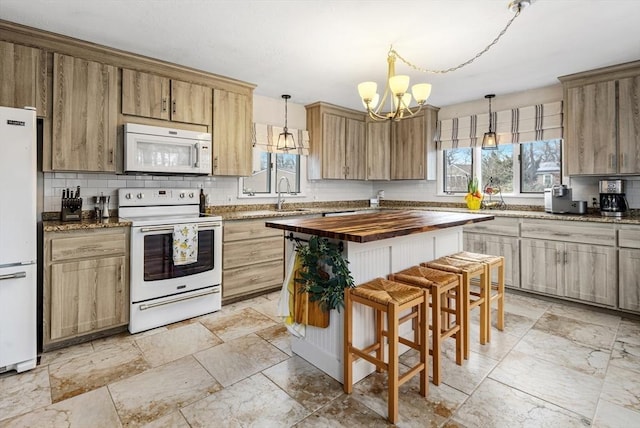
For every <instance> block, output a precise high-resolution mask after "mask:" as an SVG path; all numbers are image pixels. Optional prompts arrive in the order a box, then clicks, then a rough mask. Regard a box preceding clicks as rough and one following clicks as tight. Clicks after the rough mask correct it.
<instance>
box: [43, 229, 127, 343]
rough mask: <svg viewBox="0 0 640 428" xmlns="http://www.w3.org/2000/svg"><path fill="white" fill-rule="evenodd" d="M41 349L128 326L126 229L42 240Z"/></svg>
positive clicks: (47, 236) (62, 234) (81, 232)
mask: <svg viewBox="0 0 640 428" xmlns="http://www.w3.org/2000/svg"><path fill="white" fill-rule="evenodd" d="M44 258H45V260H44V262H45V267H44V292H43V306H44V311H43V349H44V350H49V349H54V348H57V347H60V346H66V345H67V344H70V343H77V342H81V341H85V340H91V339H92V338H94V337H97V336H99V335H100V333H101V332H105V331H108V330H112V329H115V328H118V327H124V326H126V325H127V324H128V322H129V229H128V228H107V229H88V230H77V231H65V232H46V233H45V235H44Z"/></svg>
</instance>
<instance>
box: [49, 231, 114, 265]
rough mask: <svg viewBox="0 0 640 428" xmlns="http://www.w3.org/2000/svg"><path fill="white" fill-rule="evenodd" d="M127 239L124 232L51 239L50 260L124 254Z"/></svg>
mask: <svg viewBox="0 0 640 428" xmlns="http://www.w3.org/2000/svg"><path fill="white" fill-rule="evenodd" d="M126 249H127V241H126V239H125V236H124V234H122V233H112V234H99V235H98V234H83V235H82V236H72V237H68V238H67V237H65V238H54V239H52V240H51V260H52V261H54V262H55V261H61V260H71V259H79V258H90V257H104V256H118V255H124V254H125V252H126Z"/></svg>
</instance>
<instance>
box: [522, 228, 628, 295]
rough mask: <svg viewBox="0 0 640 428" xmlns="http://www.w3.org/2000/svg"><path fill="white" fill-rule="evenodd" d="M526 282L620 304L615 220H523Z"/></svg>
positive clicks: (530, 286) (526, 285)
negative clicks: (582, 223)
mask: <svg viewBox="0 0 640 428" xmlns="http://www.w3.org/2000/svg"><path fill="white" fill-rule="evenodd" d="M521 236H522V238H523V239H522V240H521V243H520V245H521V272H522V277H521V287H522V288H523V289H527V290H532V291H536V292H542V293H546V294H552V295H556V296H561V297H568V298H572V299H577V300H581V301H586V302H589V303H595V304H600V305H605V306H615V305H616V301H617V288H618V287H617V286H618V278H617V263H616V248H615V230H614V228H613V226H612V225H609V224H590V225H573V224H572V225H569V224H567V222H560V221H544V220H540V221H537V220H527V219H525V220H524V221H523V222H522V224H521Z"/></svg>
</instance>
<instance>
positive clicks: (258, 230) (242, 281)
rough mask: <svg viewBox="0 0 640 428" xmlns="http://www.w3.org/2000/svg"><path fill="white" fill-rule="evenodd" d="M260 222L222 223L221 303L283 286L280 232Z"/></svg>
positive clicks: (233, 221) (282, 252)
mask: <svg viewBox="0 0 640 428" xmlns="http://www.w3.org/2000/svg"><path fill="white" fill-rule="evenodd" d="M269 220H271V219H260V220H232V221H225V222H224V234H223V241H224V244H223V249H222V257H223V263H222V266H223V270H222V301H223V303H224V302H225V301H226V302H228V301H230V300H232V299H233V300H235V299H236V298H240V297H244V296H248V295H251V294H255V293H258V292H261V291H266V290H270V289H275V288H278V287H281V286H282V281H283V280H284V239H283V232H282V230H279V229H273V228H269V227H265V225H264V224H265V222H266V221H269Z"/></svg>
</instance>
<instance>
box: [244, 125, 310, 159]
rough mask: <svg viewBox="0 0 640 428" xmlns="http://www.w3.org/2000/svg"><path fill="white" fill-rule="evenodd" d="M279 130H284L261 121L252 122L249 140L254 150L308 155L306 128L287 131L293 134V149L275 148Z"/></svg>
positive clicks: (307, 133)
mask: <svg viewBox="0 0 640 428" xmlns="http://www.w3.org/2000/svg"><path fill="white" fill-rule="evenodd" d="M281 132H284V129H283V128H280V127H278V126H273V125H265V124H263V123H254V124H253V127H252V132H251V142H252V144H253V147H254V151H255V150H257V151H262V152H269V153H289V154H292V155H304V156H308V155H309V132H308V131H307V130H306V129H304V130H303V129H291V128H289V132H291V134H293V139H294V140H295V142H296V149H295V150H289V151H286V152H285V151H284V150H278V149H277V148H276V146H277V144H278V136H279V135H280V133H281Z"/></svg>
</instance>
